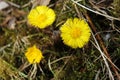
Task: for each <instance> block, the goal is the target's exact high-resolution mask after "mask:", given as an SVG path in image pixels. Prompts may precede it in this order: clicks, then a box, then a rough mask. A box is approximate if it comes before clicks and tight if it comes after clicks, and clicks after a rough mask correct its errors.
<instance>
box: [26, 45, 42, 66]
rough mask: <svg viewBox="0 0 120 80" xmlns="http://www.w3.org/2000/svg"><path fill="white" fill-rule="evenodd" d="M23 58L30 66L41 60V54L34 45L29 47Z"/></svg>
mask: <svg viewBox="0 0 120 80" xmlns="http://www.w3.org/2000/svg"><path fill="white" fill-rule="evenodd" d="M25 56H26V58H27V59H28V61H29V63H31V64H33V63H39V62H40V61H41V59H42V58H43V55H42V52H41V51H40V50H39V49H38V48H37V47H36V45H34V46H33V47H29V48H28V49H27V52H26V53H25Z"/></svg>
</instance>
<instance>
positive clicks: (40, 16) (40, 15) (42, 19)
mask: <svg viewBox="0 0 120 80" xmlns="http://www.w3.org/2000/svg"><path fill="white" fill-rule="evenodd" d="M37 19H38V21H40V22H44V21H45V20H46V19H47V16H46V15H45V14H39V16H38V18H37Z"/></svg>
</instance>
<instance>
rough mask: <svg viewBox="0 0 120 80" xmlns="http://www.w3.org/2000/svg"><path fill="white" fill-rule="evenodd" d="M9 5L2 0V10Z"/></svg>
mask: <svg viewBox="0 0 120 80" xmlns="http://www.w3.org/2000/svg"><path fill="white" fill-rule="evenodd" d="M7 7H9V5H8V3H6V2H5V1H0V10H3V9H5V8H7Z"/></svg>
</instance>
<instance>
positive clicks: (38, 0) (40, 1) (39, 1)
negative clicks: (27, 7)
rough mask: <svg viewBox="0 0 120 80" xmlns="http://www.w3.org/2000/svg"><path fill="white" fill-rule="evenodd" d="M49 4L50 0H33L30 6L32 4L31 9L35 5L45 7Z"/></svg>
mask: <svg viewBox="0 0 120 80" xmlns="http://www.w3.org/2000/svg"><path fill="white" fill-rule="evenodd" d="M49 3H50V0H34V1H32V4H33V6H32V8H34V7H35V6H37V5H44V6H47V5H49Z"/></svg>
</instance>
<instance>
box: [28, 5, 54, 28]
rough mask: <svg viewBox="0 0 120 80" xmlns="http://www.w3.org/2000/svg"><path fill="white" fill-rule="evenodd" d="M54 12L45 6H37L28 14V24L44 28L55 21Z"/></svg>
mask: <svg viewBox="0 0 120 80" xmlns="http://www.w3.org/2000/svg"><path fill="white" fill-rule="evenodd" d="M55 16H56V15H55V12H54V11H53V10H52V9H51V8H49V7H47V6H38V7H36V8H34V9H32V10H31V11H30V13H29V14H28V22H29V23H30V24H31V25H33V26H35V27H39V28H41V29H42V28H46V27H48V26H49V25H51V24H52V23H53V22H54V21H55Z"/></svg>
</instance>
